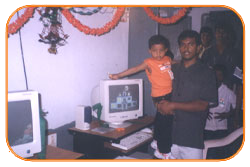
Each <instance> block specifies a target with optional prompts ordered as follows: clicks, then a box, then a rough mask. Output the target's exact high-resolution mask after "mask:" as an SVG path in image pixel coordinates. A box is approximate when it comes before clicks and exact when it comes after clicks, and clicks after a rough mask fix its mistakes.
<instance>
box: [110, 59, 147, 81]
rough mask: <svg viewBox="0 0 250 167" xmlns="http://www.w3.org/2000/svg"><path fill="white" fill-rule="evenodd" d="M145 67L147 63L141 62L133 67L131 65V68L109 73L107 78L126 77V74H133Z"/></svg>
mask: <svg viewBox="0 0 250 167" xmlns="http://www.w3.org/2000/svg"><path fill="white" fill-rule="evenodd" d="M146 68H147V64H146V63H144V62H143V63H142V64H140V65H138V66H135V67H132V68H129V69H127V70H125V71H123V72H120V73H118V74H110V75H109V78H110V79H119V78H123V77H126V76H129V75H131V74H135V73H137V72H139V71H142V70H145V69H146Z"/></svg>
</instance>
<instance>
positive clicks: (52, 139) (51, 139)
mask: <svg viewBox="0 0 250 167" xmlns="http://www.w3.org/2000/svg"><path fill="white" fill-rule="evenodd" d="M48 145H50V146H54V147H57V135H56V133H51V134H49V135H48Z"/></svg>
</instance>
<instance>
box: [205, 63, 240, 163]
mask: <svg viewBox="0 0 250 167" xmlns="http://www.w3.org/2000/svg"><path fill="white" fill-rule="evenodd" d="M214 70H215V72H216V79H217V87H218V106H216V107H214V108H210V109H209V116H208V118H207V122H206V127H205V134H204V137H205V140H210V139H219V138H223V137H225V136H227V135H228V121H227V118H228V117H229V116H230V114H232V110H233V109H235V107H236V95H235V93H234V92H233V91H232V90H231V89H229V88H228V87H227V86H226V85H225V84H223V79H224V75H225V67H224V66H223V65H220V64H217V65H215V66H214ZM218 154H224V153H218V151H217V153H216V152H213V155H212V156H213V158H212V157H211V158H212V159H214V158H216V156H217V155H218ZM218 156H220V155H218ZM208 158H209V153H208Z"/></svg>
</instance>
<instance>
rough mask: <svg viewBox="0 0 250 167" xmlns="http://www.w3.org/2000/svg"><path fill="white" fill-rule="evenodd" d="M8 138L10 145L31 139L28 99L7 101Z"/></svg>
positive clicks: (30, 140) (28, 141)
mask: <svg viewBox="0 0 250 167" xmlns="http://www.w3.org/2000/svg"><path fill="white" fill-rule="evenodd" d="M8 111H9V115H8V129H9V131H8V139H9V144H10V146H16V145H20V144H25V143H30V142H32V141H33V126H32V112H31V103H30V101H29V100H22V101H13V102H8Z"/></svg>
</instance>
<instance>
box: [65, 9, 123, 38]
mask: <svg viewBox="0 0 250 167" xmlns="http://www.w3.org/2000/svg"><path fill="white" fill-rule="evenodd" d="M124 12H125V8H122V7H119V8H117V11H116V13H115V14H114V16H113V18H112V20H111V21H110V22H108V23H106V24H105V25H104V26H103V27H101V28H90V27H88V26H86V25H83V24H82V23H81V22H80V21H79V20H77V19H76V18H75V17H74V16H73V15H72V14H71V13H70V11H69V10H68V9H63V10H62V14H63V15H64V16H65V18H66V19H67V20H68V22H70V23H71V24H72V25H73V26H74V27H76V28H77V29H78V30H79V31H81V32H84V33H85V34H87V35H89V34H90V35H98V36H100V35H103V34H105V33H107V32H109V31H110V30H111V29H113V28H114V27H115V26H116V25H117V24H118V23H119V21H120V19H121V17H122V16H123V14H124Z"/></svg>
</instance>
